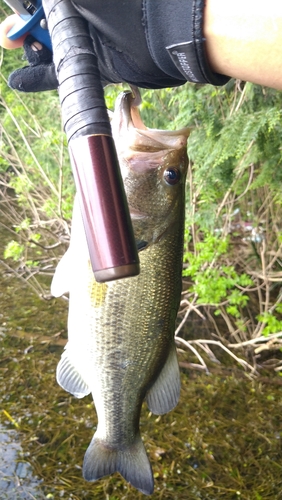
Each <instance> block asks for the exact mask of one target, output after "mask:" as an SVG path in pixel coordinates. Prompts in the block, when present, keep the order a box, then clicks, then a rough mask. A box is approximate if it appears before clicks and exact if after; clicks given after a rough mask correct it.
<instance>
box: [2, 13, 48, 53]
mask: <svg viewBox="0 0 282 500" xmlns="http://www.w3.org/2000/svg"><path fill="white" fill-rule="evenodd" d="M44 18H45V14H44V10H43V7H42V6H41V7H39V8H38V9H37V11H36V12H35V14H33V15H32V16H31V15H30V14H20V16H19V20H18V22H17V23H16V24H15V25H14V26H13V28H12V29H10V31H9V33H8V34H7V36H8V38H9V39H10V40H17V39H18V38H20V37H21V36H22V35H25V34H26V33H30V34H31V35H32V36H34V38H35V39H36V40H38V41H39V42H40V43H42V44H43V45H45V47H47V48H48V49H49V50H51V52H52V43H51V38H50V35H49V31H48V30H47V29H46V30H45V29H43V28H41V26H40V21H41V19H44Z"/></svg>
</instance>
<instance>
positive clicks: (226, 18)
mask: <svg viewBox="0 0 282 500" xmlns="http://www.w3.org/2000/svg"><path fill="white" fill-rule="evenodd" d="M204 36H205V38H206V49H207V54H208V59H209V62H210V65H211V68H212V70H213V71H215V72H218V73H222V74H225V75H229V76H232V77H234V78H240V79H242V80H246V81H250V82H253V83H258V84H261V85H266V86H269V87H273V88H277V89H279V90H282V2H281V1H279V0H268V1H267V2H266V1H265V0H236V2H235V1H233V2H232V1H227V0H207V1H206V8H205V13H204Z"/></svg>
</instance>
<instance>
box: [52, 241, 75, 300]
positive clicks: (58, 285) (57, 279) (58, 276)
mask: <svg viewBox="0 0 282 500" xmlns="http://www.w3.org/2000/svg"><path fill="white" fill-rule="evenodd" d="M70 277H71V255H70V251H69V250H67V251H66V253H65V254H64V255H63V257H62V258H61V260H60V262H59V264H58V265H57V268H56V271H55V274H54V276H53V280H52V283H51V294H52V295H53V296H54V297H60V296H61V295H63V294H64V293H67V292H69V291H70Z"/></svg>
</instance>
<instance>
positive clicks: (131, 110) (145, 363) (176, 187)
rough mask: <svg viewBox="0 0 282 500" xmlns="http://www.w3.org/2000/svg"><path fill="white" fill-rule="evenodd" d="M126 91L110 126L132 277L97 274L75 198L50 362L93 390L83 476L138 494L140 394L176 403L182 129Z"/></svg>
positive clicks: (148, 485) (61, 376)
mask: <svg viewBox="0 0 282 500" xmlns="http://www.w3.org/2000/svg"><path fill="white" fill-rule="evenodd" d="M134 104H135V101H134V98H133V96H132V93H131V92H122V93H121V94H120V95H119V96H118V98H117V100H116V105H115V109H114V112H113V117H112V121H111V124H112V133H113V137H114V141H115V145H116V149H117V154H118V158H119V163H120V169H121V175H122V178H123V183H124V188H125V192H126V196H127V201H128V205H129V211H130V216H131V220H132V224H133V230H134V235H135V239H136V244H137V248H138V251H139V258H140V269H141V270H140V274H139V275H138V276H134V277H130V278H123V279H119V280H116V281H111V282H108V283H97V282H96V281H95V278H94V275H93V272H92V269H91V264H90V259H89V252H88V248H87V243H86V237H85V232H84V227H83V222H82V218H81V214H80V210H79V206H78V201H77V199H75V201H74V208H73V218H72V228H71V239H70V245H69V248H68V250H67V252H66V254H65V255H64V256H63V257H62V259H61V261H60V262H59V264H58V267H57V269H56V272H55V275H54V278H53V281H52V286H51V293H52V295H54V296H56V297H58V296H60V295H63V294H64V293H66V292H69V315H68V343H67V345H66V347H65V350H64V352H63V354H62V356H61V359H60V362H59V364H58V367H57V381H58V383H59V385H60V386H61V387H62V388H63V389H65V390H66V391H68V392H69V393H71V394H72V395H74V396H76V397H77V398H83V397H84V396H86V395H88V394H90V393H92V396H93V401H94V405H95V407H96V412H97V417H98V425H97V429H96V432H95V434H94V436H93V439H92V441H91V443H90V445H89V447H88V449H87V451H86V453H85V457H84V462H83V476H84V478H85V479H86V480H87V481H96V480H98V479H100V478H101V477H103V476H106V475H109V474H112V473H114V472H119V473H120V474H121V475H122V476H123V478H124V479H125V480H126V481H128V482H129V483H130V484H131V485H133V486H134V487H135V488H137V489H138V490H139V491H141V492H142V493H144V494H145V495H150V494H152V493H153V490H154V479H153V474H152V468H151V465H150V461H149V459H148V456H147V453H146V451H145V447H144V444H143V441H142V439H141V435H140V429H139V420H140V412H141V406H142V403H143V401H144V400H145V401H146V403H147V405H148V407H149V410H150V411H151V412H152V413H153V414H156V415H163V414H165V413H167V412H169V411H170V410H172V409H173V408H174V407H175V406H176V405H177V403H178V400H179V395H180V372H179V365H178V360H177V353H176V347H175V342H174V331H175V321H176V316H177V312H178V308H179V303H180V295H181V285H182V279H181V274H182V258H183V254H182V253H183V233H184V212H185V179H186V173H187V166H188V158H187V139H188V136H189V129H186V128H185V129H182V130H178V131H167V130H157V129H149V128H147V127H146V126H145V125H144V123H143V121H142V119H141V116H140V112H139V108H138V106H137V105H134Z"/></svg>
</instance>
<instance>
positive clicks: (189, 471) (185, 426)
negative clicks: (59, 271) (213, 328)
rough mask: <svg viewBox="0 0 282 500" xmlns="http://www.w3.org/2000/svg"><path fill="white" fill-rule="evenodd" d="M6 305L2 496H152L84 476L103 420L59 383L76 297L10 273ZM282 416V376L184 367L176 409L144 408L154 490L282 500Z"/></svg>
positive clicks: (117, 480) (191, 499) (0, 343)
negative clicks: (44, 292) (56, 295)
mask: <svg viewBox="0 0 282 500" xmlns="http://www.w3.org/2000/svg"><path fill="white" fill-rule="evenodd" d="M0 304H1V318H0V426H1V427H0V449H1V453H0V457H1V459H0V498H1V499H2V498H3V499H7V500H18V499H24V500H25V499H30V498H31V499H32V498H36V499H39V500H41V498H46V499H55V500H57V499H60V498H64V499H69V500H70V499H74V500H90V499H91V500H104V499H105V500H119V499H127V500H133V499H134V500H135V499H141V498H145V496H144V495H142V494H141V493H138V492H137V491H136V490H135V489H134V488H132V487H130V486H129V485H128V484H127V483H126V482H125V481H124V480H123V479H122V478H121V477H120V476H119V475H118V474H115V475H113V476H112V477H110V478H105V479H104V480H100V481H97V482H96V483H87V482H85V481H84V480H83V479H82V474H81V466H82V461H83V456H84V453H85V451H86V448H87V446H88V444H89V442H90V440H91V438H92V435H93V433H94V431H95V426H96V423H97V422H96V414H95V411H94V408H93V403H92V400H91V398H90V397H87V398H84V399H83V400H77V399H75V398H74V397H72V396H70V395H69V394H68V393H66V392H64V391H63V390H62V389H61V388H60V387H58V385H57V384H56V380H55V370H56V365H57V362H58V360H59V357H60V353H61V352H62V349H63V347H62V345H63V343H64V340H63V338H64V337H65V333H66V317H67V316H66V315H67V311H66V307H67V304H66V303H64V302H63V301H60V300H53V301H42V300H40V299H38V298H37V297H35V296H34V295H33V294H32V293H31V292H30V291H29V289H28V288H27V287H24V286H23V284H22V283H20V282H19V281H17V280H16V279H15V278H13V277H11V276H7V275H5V272H0ZM58 332H61V333H60V336H59V337H57V336H56V335H57V334H58ZM54 335H55V337H54ZM188 357H189V355H188V354H187V355H186V359H188ZM182 359H185V358H182ZM281 414H282V378H281V377H279V376H278V375H275V376H274V375H271V376H264V377H262V376H260V377H259V378H257V379H256V380H250V379H249V378H248V377H247V376H246V375H245V374H244V373H243V372H242V370H240V369H239V368H237V367H236V366H234V367H232V368H227V367H226V366H224V365H222V366H219V367H217V366H215V367H214V369H213V370H212V374H211V375H209V376H208V375H205V374H202V373H196V372H192V371H190V372H188V371H182V392H181V400H180V403H179V405H178V406H177V408H176V409H175V410H174V411H172V412H171V413H169V414H168V415H165V416H163V417H159V418H156V417H155V416H152V415H150V413H149V412H148V409H147V407H146V406H145V405H144V408H143V410H142V416H141V434H142V437H143V439H144V442H145V446H146V449H147V452H148V455H149V457H150V461H151V463H152V468H153V472H154V476H155V492H154V494H153V495H152V497H151V498H152V499H154V500H157V499H165V500H170V499H181V500H182V499H183V500H184V499H188V500H198V499H202V500H220V499H224V500H233V499H244V500H265V499H269V500H270V499H271V500H282V424H281Z"/></svg>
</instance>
